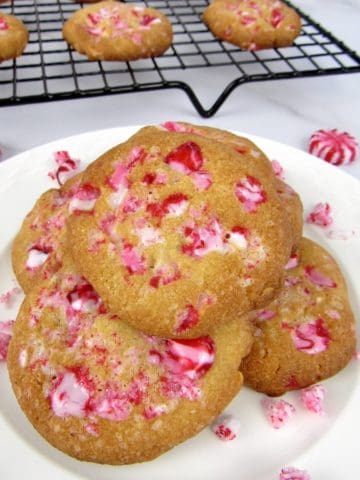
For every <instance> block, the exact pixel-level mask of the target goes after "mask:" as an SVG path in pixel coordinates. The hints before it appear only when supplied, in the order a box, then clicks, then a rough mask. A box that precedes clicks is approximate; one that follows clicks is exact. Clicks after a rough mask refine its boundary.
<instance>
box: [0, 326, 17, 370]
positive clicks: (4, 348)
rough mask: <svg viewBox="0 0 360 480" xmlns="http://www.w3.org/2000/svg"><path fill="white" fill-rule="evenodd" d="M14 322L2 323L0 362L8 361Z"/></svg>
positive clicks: (0, 328)
mask: <svg viewBox="0 0 360 480" xmlns="http://www.w3.org/2000/svg"><path fill="white" fill-rule="evenodd" d="M14 323H15V322H14V320H7V321H6V322H0V361H1V360H6V357H7V352H8V347H9V343H10V340H11V335H12V328H13V325H14Z"/></svg>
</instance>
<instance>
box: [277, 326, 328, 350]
mask: <svg viewBox="0 0 360 480" xmlns="http://www.w3.org/2000/svg"><path fill="white" fill-rule="evenodd" d="M282 327H283V328H285V329H287V330H290V335H291V338H292V341H293V342H294V345H295V348H296V350H298V351H299V352H303V353H307V354H308V355H314V354H316V353H321V352H324V351H325V350H327V348H328V346H329V343H330V340H331V336H330V332H329V330H328V329H327V328H326V326H325V325H324V320H323V319H322V318H317V319H316V320H312V321H310V322H307V323H302V324H301V325H299V326H297V327H290V326H289V325H288V324H286V323H283V324H282Z"/></svg>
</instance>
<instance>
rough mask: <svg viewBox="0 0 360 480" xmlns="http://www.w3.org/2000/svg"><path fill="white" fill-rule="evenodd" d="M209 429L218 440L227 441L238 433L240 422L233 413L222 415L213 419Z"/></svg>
mask: <svg viewBox="0 0 360 480" xmlns="http://www.w3.org/2000/svg"><path fill="white" fill-rule="evenodd" d="M211 430H212V431H213V432H214V433H215V435H216V436H217V437H218V438H219V439H220V440H222V441H223V442H229V441H231V440H234V439H235V438H236V437H237V436H238V435H239V432H240V422H239V420H238V419H237V418H236V417H234V416H233V415H223V416H221V417H218V418H217V419H216V420H215V422H214V423H213V425H212V427H211Z"/></svg>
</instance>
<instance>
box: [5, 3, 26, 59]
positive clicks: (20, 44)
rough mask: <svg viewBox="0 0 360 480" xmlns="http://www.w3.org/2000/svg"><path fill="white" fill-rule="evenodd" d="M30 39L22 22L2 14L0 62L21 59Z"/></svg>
mask: <svg viewBox="0 0 360 480" xmlns="http://www.w3.org/2000/svg"><path fill="white" fill-rule="evenodd" d="M28 38H29V32H28V31H27V29H26V27H25V25H24V24H23V22H22V21H21V20H19V19H18V18H16V17H14V16H13V15H7V14H5V13H1V12H0V62H2V61H3V60H10V59H12V58H16V57H19V56H20V55H21V54H22V53H23V51H24V50H25V47H26V45H27V42H28Z"/></svg>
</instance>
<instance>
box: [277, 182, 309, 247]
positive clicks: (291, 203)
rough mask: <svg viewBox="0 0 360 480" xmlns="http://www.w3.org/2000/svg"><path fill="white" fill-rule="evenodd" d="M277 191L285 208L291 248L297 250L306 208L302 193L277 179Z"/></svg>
mask: <svg viewBox="0 0 360 480" xmlns="http://www.w3.org/2000/svg"><path fill="white" fill-rule="evenodd" d="M275 182H276V191H277V192H278V194H279V197H280V200H281V202H282V205H283V207H284V210H285V214H286V217H287V227H288V232H289V240H290V244H291V250H292V251H295V250H296V249H297V248H298V246H299V243H300V241H301V238H302V234H303V226H304V219H303V214H304V208H303V204H302V201H301V198H300V195H299V194H298V193H297V192H295V190H294V189H293V188H292V187H290V185H288V184H287V183H285V182H284V181H282V180H280V179H279V178H277V179H276V181H275Z"/></svg>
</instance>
